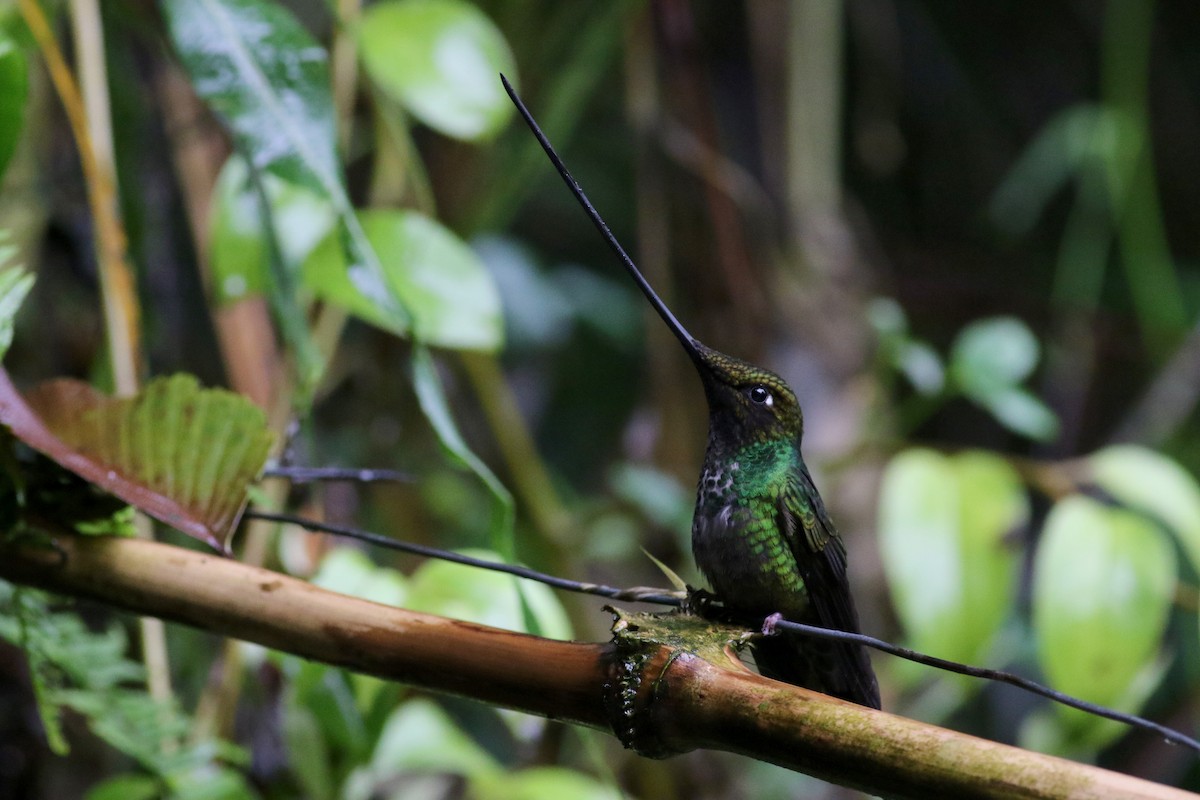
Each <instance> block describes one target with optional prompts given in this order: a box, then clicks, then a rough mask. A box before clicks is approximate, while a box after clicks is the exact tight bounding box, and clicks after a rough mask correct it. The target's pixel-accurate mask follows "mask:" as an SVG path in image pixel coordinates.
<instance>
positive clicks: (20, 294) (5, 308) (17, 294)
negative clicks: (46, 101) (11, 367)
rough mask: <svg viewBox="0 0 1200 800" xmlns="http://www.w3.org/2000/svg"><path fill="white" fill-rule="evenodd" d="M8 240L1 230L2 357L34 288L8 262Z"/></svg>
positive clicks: (28, 278)
mask: <svg viewBox="0 0 1200 800" xmlns="http://www.w3.org/2000/svg"><path fill="white" fill-rule="evenodd" d="M2 102H3V101H2V100H0V103H2ZM7 242H8V233H7V231H0V359H3V358H4V356H5V355H6V354H7V353H8V348H9V347H10V346H11V345H12V338H13V324H14V322H15V321H16V317H17V311H19V310H20V308H21V305H22V304H23V303H24V302H25V297H26V296H27V295H28V294H29V290H30V289H32V288H33V281H34V276H33V275H31V274H30V273H28V272H26V271H25V270H24V268H22V267H19V266H16V265H12V264H9V263H8V262H9V261H10V260H11V259H12V257H13V255H15V254H16V250H17V249H16V247H14V246H13V245H10V244H7Z"/></svg>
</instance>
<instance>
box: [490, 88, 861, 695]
mask: <svg viewBox="0 0 1200 800" xmlns="http://www.w3.org/2000/svg"><path fill="white" fill-rule="evenodd" d="M500 79H501V81H502V82H503V84H504V89H505V91H506V92H508V96H509V98H510V99H511V100H512V101H513V104H514V105H515V106H516V107H517V110H518V111H519V112H520V114H521V116H522V118H523V119H524V120H525V123H526V125H528V126H529V129H530V130H531V131H532V132H533V134H534V136H535V137H536V138H537V140H538V142H539V143H540V144H541V146H542V149H543V150H545V152H546V155H547V156H548V157H549V158H550V161H551V162H552V163H553V164H554V166H555V168H556V169H557V170H558V173H559V175H560V176H561V177H562V179H563V181H564V182H565V183H566V185H567V188H569V189H570V190H571V193H572V194H573V195H574V196H575V199H576V200H578V201H579V204H580V205H581V206H582V207H583V209H584V211H585V212H586V213H587V215H588V217H589V218H590V219H591V221H592V223H593V224H594V225H595V226H596V228H597V230H599V232H600V234H601V236H602V237H603V238H604V240H605V241H606V242H608V244H609V247H610V248H611V249H612V250H613V252H614V253H615V254H616V255H617V258H618V259H619V260H620V261H621V262H622V263H623V264H624V265H625V268H626V270H627V271H628V272H629V275H630V276H631V277H632V278H633V280H634V282H635V283H636V284H637V285H638V287H639V288H640V289H641V291H642V293H643V294H644V295H645V296H646V299H647V300H648V301H649V302H650V305H651V306H653V307H654V310H655V311H656V312H657V313H658V316H659V317H661V318H662V320H663V322H664V323H666V325H667V327H668V328H669V329H670V330H671V332H672V333H673V334H674V335H675V338H677V339H678V340H679V343H680V344H681V345H682V346H683V349H684V351H685V352H686V353H687V355H688V356H689V357H690V358H691V361H692V363H693V364H694V365H695V367H696V371H697V372H698V373H699V375H700V382H701V384H702V385H703V387H704V394H705V398H706V399H707V401H708V411H709V415H708V417H709V419H708V445H707V447H706V448H705V454H704V467H703V469H702V470H701V473H700V480H699V484H698V486H697V491H696V510H695V514H694V516H693V519H692V552H693V555H694V556H695V559H696V564H697V566H698V567H699V568H700V572H701V573H703V575H704V577H705V578H706V579H707V580H708V582H709V584H710V585H711V587H712V589H713V594H714V595H715V596H716V598H717V599H719V600H720V601H721V604H722V606H723V608H724V610H725V611H726V612H729V613H731V614H732V615H734V616H735V617H737V618H745V619H766V620H767V622H766V624H765V626H764V629H765V630H769V629H770V628H772V627H773V625H774V622H775V621H777V620H779V619H780V618H784V619H788V620H791V621H793V622H803V623H808V624H812V625H817V626H820V627H823V628H830V629H833V630H839V631H846V632H849V633H858V629H859V623H858V612H857V611H856V610H855V608H854V600H853V598H852V597H851V595H850V585H849V581H848V579H847V575H846V547H845V545H844V543H843V542H842V538H841V536H840V535H839V534H838V532H837V528H835V527H834V524H833V521H832V520H830V518H829V514H828V513H827V512H826V510H825V504H824V503H823V502H822V500H821V495H820V494H819V493H818V492H817V487H816V485H815V484H814V483H813V479H812V476H811V475H810V474H809V471H808V467H807V466H806V465H805V463H804V458H803V457H802V456H801V454H800V441H801V439H802V438H803V434H804V415H803V413H802V412H801V410H800V404H799V402H797V400H796V395H795V393H794V392H793V391H792V390H791V388H790V387H789V386H788V385H787V383H786V382H785V381H784V380H783V379H782V378H780V377H779V376H778V375H776V374H775V373H774V372H771V371H770V370H766V369H763V368H762V367H756V366H754V365H753V364H749V363H747V362H745V361H742V360H741V359H738V358H733V357H732V356H727V355H725V354H724V353H720V352H718V351H716V350H713V349H712V348H710V347H708V346H706V345H704V344H702V343H701V342H700V341H699V340H697V339H696V338H695V337H693V336H692V335H691V334H689V333H688V332H687V329H686V328H684V326H683V325H682V324H681V323H680V322H679V320H678V319H677V318H676V317H675V315H674V314H673V313H672V312H671V309H670V308H668V307H667V305H666V304H665V303H664V302H663V301H662V299H661V298H660V297H659V296H658V294H657V293H655V291H654V289H653V288H652V287H651V286H650V284H649V282H648V281H647V280H646V279H645V277H644V276H643V275H642V273H641V271H640V270H639V269H638V268H637V266H636V265H635V264H634V262H633V260H632V259H631V258H630V257H629V255H628V254H627V253H626V252H625V249H624V248H623V247H621V244H620V242H618V241H617V239H616V237H615V236H614V235H613V233H612V231H611V230H609V228H608V225H607V224H606V223H605V222H604V220H603V218H602V217H601V216H600V214H599V212H597V211H596V209H595V208H594V207H593V206H592V203H591V201H590V200H588V198H587V195H586V194H584V192H583V189H582V188H581V187H580V186H579V184H578V182H576V181H575V179H574V178H573V177H572V176H571V173H570V172H569V171H568V170H567V168H566V165H565V164H563V161H562V159H561V158H559V156H558V154H557V153H556V152H555V151H554V148H553V147H552V146H551V144H550V141H549V140H548V139H547V138H546V136H545V134H544V133H542V130H541V128H540V127H539V126H538V124H537V122H536V121H535V120H534V118H533V116H532V114H530V112H529V110H528V109H527V108H526V107H525V104H524V103H523V102H522V101H521V99H520V97H519V96H518V95H517V93H516V91H515V90H514V89H513V87H512V85H511V84H510V83H509V82H508V80H507V78H505V77H504V76H503V75H501V76H500ZM751 649H752V652H753V653H754V659H755V663H756V664H757V665H758V669H759V672H761V673H762V674H763V675H764V676H766V677H768V678H774V679H776V680H781V681H784V682H787V683H792V684H796V685H800V686H805V687H808V688H811V689H815V690H817V691H821V692H824V693H826V694H830V695H833V696H834V697H840V698H842V699H844V700H849V701H851V702H854V703H858V704H860V705H864V706H870V707H872V708H879V707H880V702H879V686H878V684H877V683H876V680H875V673H874V671H873V670H872V669H871V662H870V660H869V659H868V658H867V653H866V650H865V649H864V648H863V647H862V646H861V645H859V644H854V643H848V642H842V641H829V640H817V639H811V638H810V639H806V640H803V641H802V640H800V639H799V638H797V637H795V636H794V635H789V634H787V633H786V632H784V631H780V632H777V633H774V635H769V636H764V637H762V638H761V639H758V640H757V641H756V642H755V643H754V644H752V645H751Z"/></svg>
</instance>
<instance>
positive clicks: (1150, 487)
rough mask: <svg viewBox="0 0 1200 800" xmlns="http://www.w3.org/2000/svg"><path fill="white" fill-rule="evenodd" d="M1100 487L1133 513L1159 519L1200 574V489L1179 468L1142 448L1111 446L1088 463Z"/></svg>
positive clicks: (1093, 479) (1088, 460)
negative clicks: (1142, 513)
mask: <svg viewBox="0 0 1200 800" xmlns="http://www.w3.org/2000/svg"><path fill="white" fill-rule="evenodd" d="M1086 468H1087V470H1088V472H1089V474H1090V478H1091V480H1092V481H1094V482H1095V483H1096V485H1097V486H1100V487H1101V488H1103V489H1104V490H1105V491H1106V492H1108V493H1109V494H1111V495H1112V496H1113V497H1115V498H1116V499H1117V500H1118V501H1120V502H1121V503H1122V504H1124V505H1127V506H1129V507H1130V508H1131V509H1132V510H1135V511H1141V512H1145V513H1147V514H1150V515H1153V516H1154V517H1155V518H1157V519H1158V520H1161V521H1162V522H1163V523H1165V524H1166V526H1167V527H1168V529H1169V530H1170V531H1171V533H1172V534H1174V536H1175V537H1176V538H1177V539H1178V540H1179V544H1180V546H1181V547H1182V548H1183V552H1184V554H1186V555H1187V557H1188V560H1189V561H1191V563H1192V568H1193V569H1195V570H1196V571H1197V572H1200V485H1198V484H1197V482H1196V479H1195V478H1194V477H1193V476H1192V475H1191V473H1189V472H1188V471H1187V470H1185V469H1184V468H1183V467H1181V466H1180V465H1179V464H1178V463H1176V462H1175V461H1173V460H1171V459H1170V458H1167V457H1166V456H1164V455H1163V454H1161V453H1157V452H1155V451H1153V450H1150V449H1147V448H1145V447H1138V446H1137V445H1115V446H1113V447H1106V448H1104V449H1103V450H1101V451H1100V452H1098V453H1096V454H1094V455H1092V456H1090V457H1089V458H1088V459H1087V467H1086Z"/></svg>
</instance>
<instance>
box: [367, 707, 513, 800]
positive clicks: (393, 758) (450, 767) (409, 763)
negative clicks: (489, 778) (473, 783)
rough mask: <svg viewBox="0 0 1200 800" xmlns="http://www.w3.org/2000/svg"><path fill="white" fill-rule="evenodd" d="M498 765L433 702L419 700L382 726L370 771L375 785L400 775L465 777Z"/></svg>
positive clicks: (400, 709)
mask: <svg viewBox="0 0 1200 800" xmlns="http://www.w3.org/2000/svg"><path fill="white" fill-rule="evenodd" d="M499 769H500V765H499V764H498V763H497V762H496V760H495V759H494V758H493V757H492V756H491V755H489V754H488V752H487V751H486V750H484V749H483V748H482V747H480V746H479V745H478V744H476V743H475V742H474V741H473V740H472V739H471V737H470V736H468V735H467V734H466V733H465V732H463V730H462V729H461V728H459V727H458V725H456V724H455V723H454V720H453V719H451V718H450V715H448V714H447V713H446V712H445V711H443V710H442V708H441V707H440V706H438V705H437V704H436V703H434V702H433V701H432V700H428V699H425V698H418V699H415V700H410V701H408V702H407V703H404V704H403V705H401V706H400V707H399V708H397V709H396V710H395V711H394V712H393V713H392V715H391V717H390V718H389V719H388V721H387V723H386V724H385V725H384V726H383V731H382V732H381V733H380V734H379V739H378V741H377V742H376V745H375V752H374V753H373V754H372V756H371V763H370V766H369V770H370V772H371V773H372V776H373V778H374V782H375V783H376V785H380V784H385V783H387V782H388V781H389V780H390V779H392V778H394V777H395V775H397V774H398V773H401V772H411V771H420V772H450V773H456V774H459V775H466V776H468V777H470V776H474V775H482V774H488V773H492V772H496V771H497V770H499Z"/></svg>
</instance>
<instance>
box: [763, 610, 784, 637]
mask: <svg viewBox="0 0 1200 800" xmlns="http://www.w3.org/2000/svg"><path fill="white" fill-rule="evenodd" d="M782 621H783V614H780V613H779V612H778V611H776V612H775V613H774V614H772V615H771V616H769V617H767V618H766V619H764V620H763V624H762V635H763V636H774V635H775V634H776V633H778V630H776V626H777V625H779V623H780V622H782Z"/></svg>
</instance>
